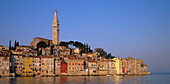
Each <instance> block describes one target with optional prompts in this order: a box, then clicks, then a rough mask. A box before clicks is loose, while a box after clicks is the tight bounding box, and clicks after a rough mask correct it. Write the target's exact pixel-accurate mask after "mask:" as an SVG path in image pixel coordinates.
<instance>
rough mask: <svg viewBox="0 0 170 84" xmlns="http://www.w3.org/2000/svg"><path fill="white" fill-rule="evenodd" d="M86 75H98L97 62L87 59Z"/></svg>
mask: <svg viewBox="0 0 170 84" xmlns="http://www.w3.org/2000/svg"><path fill="white" fill-rule="evenodd" d="M88 75H98V69H97V61H95V60H92V59H88Z"/></svg>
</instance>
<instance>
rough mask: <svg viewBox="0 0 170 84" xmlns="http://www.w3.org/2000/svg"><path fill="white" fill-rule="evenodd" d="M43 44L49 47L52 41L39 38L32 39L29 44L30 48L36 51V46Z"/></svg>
mask: <svg viewBox="0 0 170 84" xmlns="http://www.w3.org/2000/svg"><path fill="white" fill-rule="evenodd" d="M40 43H41V44H43V45H45V46H48V45H51V44H52V40H50V39H46V38H41V37H36V38H34V39H33V41H32V42H31V43H30V47H31V48H34V49H36V48H37V45H38V44H40Z"/></svg>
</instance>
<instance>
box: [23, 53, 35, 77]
mask: <svg viewBox="0 0 170 84" xmlns="http://www.w3.org/2000/svg"><path fill="white" fill-rule="evenodd" d="M32 61H33V58H32V57H28V56H23V70H22V71H23V73H22V76H33V66H32Z"/></svg>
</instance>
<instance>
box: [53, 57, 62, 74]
mask: <svg viewBox="0 0 170 84" xmlns="http://www.w3.org/2000/svg"><path fill="white" fill-rule="evenodd" d="M54 57H55V58H54V60H55V61H54V67H55V70H54V72H55V75H60V74H61V73H60V68H61V58H60V57H59V56H57V55H54Z"/></svg>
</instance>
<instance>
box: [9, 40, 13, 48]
mask: <svg viewBox="0 0 170 84" xmlns="http://www.w3.org/2000/svg"><path fill="white" fill-rule="evenodd" d="M11 49H12V48H11V40H10V41H9V50H11Z"/></svg>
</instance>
